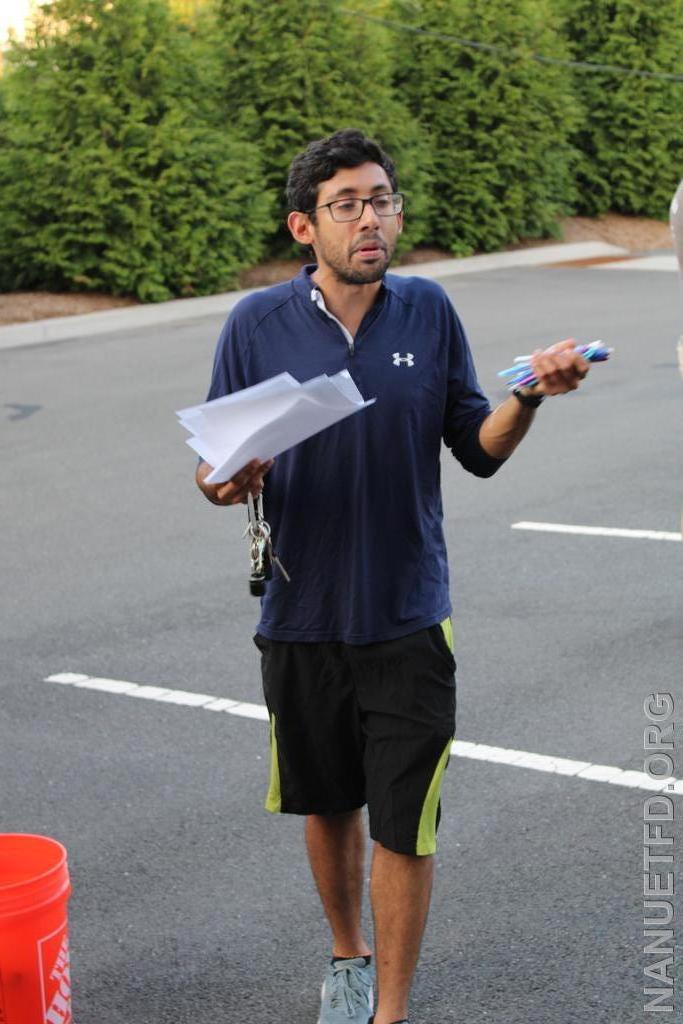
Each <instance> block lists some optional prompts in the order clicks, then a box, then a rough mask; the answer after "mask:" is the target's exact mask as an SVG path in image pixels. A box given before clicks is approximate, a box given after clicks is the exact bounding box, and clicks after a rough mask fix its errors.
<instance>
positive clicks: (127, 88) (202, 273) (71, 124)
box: [0, 0, 272, 301]
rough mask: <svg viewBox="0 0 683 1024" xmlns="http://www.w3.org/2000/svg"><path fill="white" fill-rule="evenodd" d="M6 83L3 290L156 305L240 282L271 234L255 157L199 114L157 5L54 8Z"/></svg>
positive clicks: (104, 2) (165, 15)
mask: <svg viewBox="0 0 683 1024" xmlns="http://www.w3.org/2000/svg"><path fill="white" fill-rule="evenodd" d="M38 11H39V15H38V20H37V22H36V25H35V30H34V33H33V35H32V36H31V37H30V38H29V39H28V40H27V41H26V43H24V44H21V45H15V46H14V48H13V51H12V52H11V53H10V55H9V61H8V62H9V73H8V74H7V75H6V76H5V78H4V79H3V82H2V94H3V112H2V118H1V119H0V288H3V289H11V288H31V287H43V288H51V289H84V290H87V289H102V290H106V291H109V292H112V293H113V294H128V295H135V296H137V297H138V298H140V299H143V300H146V301H156V300H161V299H166V298H169V297H171V296H173V295H201V294H208V293H211V292H215V291H219V290H222V289H225V288H227V287H230V286H231V285H233V284H234V283H235V278H236V273H237V271H238V270H239V269H240V267H243V266H245V265H248V264H250V263H253V262H255V261H256V260H257V259H258V258H259V256H260V254H261V251H262V239H263V236H264V234H265V232H266V231H267V230H268V229H269V227H270V225H271V223H272V221H271V210H270V205H271V203H270V198H269V196H268V195H267V193H265V192H264V190H263V187H262V172H261V168H260V158H259V154H258V150H257V148H256V147H254V146H253V145H250V144H249V143H248V142H245V141H243V140H239V139H238V138H236V136H235V135H234V133H232V132H231V131H228V130H227V129H226V128H225V127H223V129H222V130H221V129H219V128H218V127H217V126H216V125H215V124H212V123H210V121H208V120H206V119H203V118H202V117H201V110H200V109H199V110H198V104H197V103H195V102H194V100H195V90H196V89H197V88H198V86H199V84H200V83H199V82H198V81H197V80H196V76H193V74H192V68H193V63H194V62H193V54H194V51H193V42H192V39H191V37H190V36H189V35H188V34H187V32H185V31H184V30H183V29H182V28H181V27H180V26H179V25H178V24H176V22H175V21H174V20H173V19H172V17H171V15H170V12H169V10H168V7H167V5H166V4H165V3H164V2H163V0H116V2H115V3H110V2H108V0H55V2H54V3H52V4H49V5H46V6H44V7H41V8H39V9H38Z"/></svg>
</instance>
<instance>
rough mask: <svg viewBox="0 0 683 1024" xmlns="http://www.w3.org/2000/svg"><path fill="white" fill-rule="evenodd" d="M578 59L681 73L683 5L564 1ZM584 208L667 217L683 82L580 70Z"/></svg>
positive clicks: (682, 166)
mask: <svg viewBox="0 0 683 1024" xmlns="http://www.w3.org/2000/svg"><path fill="white" fill-rule="evenodd" d="M565 2H566V33H567V37H568V38H569V40H570V45H571V48H572V52H573V56H574V58H575V59H577V60H582V61H591V62H594V63H600V64H611V65H617V66H619V67H625V68H632V69H637V70H645V71H654V72H668V73H672V72H673V73H678V74H681V73H683V62H682V57H683V3H681V0H654V2H653V0H565ZM574 87H575V90H576V93H577V95H578V97H579V98H580V100H581V103H582V105H583V118H582V122H581V126H580V129H579V130H578V131H577V133H576V136H575V142H576V145H577V147H578V148H579V149H580V151H581V160H580V163H579V166H578V169H577V186H578V192H579V210H580V212H582V213H587V214H591V215H593V214H598V213H604V212H606V211H607V210H617V211H619V212H621V213H632V214H644V215H647V216H651V217H658V218H660V219H662V220H663V219H665V218H666V214H667V210H668V206H669V202H670V201H671V196H672V194H673V192H674V190H675V188H676V185H677V183H678V181H679V179H680V177H681V173H683V127H682V125H683V114H682V111H683V82H675V81H666V80H658V79H654V78H640V77H635V76H633V77H631V76H624V75H618V74H607V73H604V74H603V73H596V72H586V71H577V72H576V74H575V76H574Z"/></svg>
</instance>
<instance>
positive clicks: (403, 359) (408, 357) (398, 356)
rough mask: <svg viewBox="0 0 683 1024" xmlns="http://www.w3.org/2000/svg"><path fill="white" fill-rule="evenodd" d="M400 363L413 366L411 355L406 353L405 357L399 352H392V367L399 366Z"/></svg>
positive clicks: (413, 361)
mask: <svg viewBox="0 0 683 1024" xmlns="http://www.w3.org/2000/svg"><path fill="white" fill-rule="evenodd" d="M401 363H405V364H406V366H415V360H414V358H413V353H412V352H408V353H407V354H406V355H405V356H402V355H401V353H400V352H394V366H400V365H401Z"/></svg>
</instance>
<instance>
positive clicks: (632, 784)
mask: <svg viewBox="0 0 683 1024" xmlns="http://www.w3.org/2000/svg"><path fill="white" fill-rule="evenodd" d="M45 682H46V683H58V684H61V685H62V686H75V687H77V688H78V689H82V690H98V691H99V692H101V693H112V694H116V695H118V696H122V697H136V698H138V699H142V700H151V701H159V702H160V703H162V704H179V705H181V706H184V707H192V708H202V709H203V710H205V711H225V712H226V714H228V715H238V716H239V717H240V718H256V719H259V720H260V721H263V722H267V721H268V708H267V707H266V706H265V705H264V704H251V703H249V702H248V701H237V700H230V698H228V697H214V696H212V695H211V694H210V693H193V692H192V691H190V690H174V689H171V688H166V687H163V686H143V685H140V684H139V683H129V682H126V681H125V680H123V679H100V678H96V677H94V676H84V675H80V674H78V673H76V672H58V673H57V674H56V675H53V676H48V677H47V678H46V679H45ZM451 754H452V755H453V756H454V757H467V758H470V759H472V760H474V761H490V762H491V763H494V764H507V765H510V766H511V767H513V768H530V769H533V770H534V771H537V772H552V773H554V774H556V775H572V776H573V777H574V778H576V779H587V780H590V781H591V782H605V783H607V784H608V785H611V786H628V787H629V788H631V789H646V790H648V792H652V793H668V794H671V795H673V796H683V779H673V778H669V779H667V780H665V781H662V780H660V779H653V778H652V776H651V775H648V774H647V772H637V771H630V770H625V769H623V768H616V767H614V766H613V765H608V764H591V763H590V761H575V760H573V759H572V758H569V757H551V756H549V755H548V754H534V753H532V752H531V751H530V750H512V749H508V748H507V747H490V746H488V745H487V744H485V743H469V742H466V741H465V740H455V741H454V742H453V744H452V746H451Z"/></svg>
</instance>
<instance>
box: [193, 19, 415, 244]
mask: <svg viewBox="0 0 683 1024" xmlns="http://www.w3.org/2000/svg"><path fill="white" fill-rule="evenodd" d="M354 2H355V6H356V7H357V8H358V10H359V11H362V9H364V7H365V5H364V4H362V3H358V0H354ZM340 6H342V5H340V4H338V3H335V2H333V0H318V2H311V0H279V2H278V3H277V4H273V3H263V2H262V0H218V4H217V13H216V23H215V26H214V28H213V33H214V34H215V38H216V41H217V44H218V61H219V64H220V76H221V78H222V81H223V82H224V92H223V102H224V104H225V108H226V110H228V111H229V112H230V116H231V117H232V118H233V119H234V123H235V124H236V125H237V126H238V128H239V131H240V133H241V134H243V135H244V136H245V138H248V139H250V140H252V141H253V142H254V143H256V144H258V146H259V149H260V152H261V154H262V157H263V163H264V186H265V187H266V188H268V189H272V190H274V191H275V192H276V193H277V195H278V197H279V199H280V205H279V218H280V222H281V223H282V220H283V219H284V217H285V213H286V210H285V206H284V186H285V182H286V179H287V170H288V167H289V164H290V162H291V160H292V158H293V157H294V156H295V155H296V154H297V153H299V152H300V151H301V150H302V149H303V148H304V147H305V146H306V144H307V143H308V142H310V141H311V140H313V139H316V138H321V137H323V136H325V135H328V134H330V133H332V132H334V131H337V130H338V129H340V128H348V127H355V128H360V129H361V130H362V131H365V132H366V133H367V134H368V135H370V136H372V137H373V138H375V139H376V140H377V141H378V142H379V143H380V144H381V145H383V146H384V147H385V148H386V149H387V151H388V152H389V153H390V154H391V155H392V156H393V157H394V159H395V160H396V162H397V169H398V172H399V182H400V185H399V187H400V188H401V189H402V190H403V191H405V192H406V196H407V207H406V208H407V218H406V231H405V233H404V236H403V237H402V240H401V244H402V246H403V247H404V248H405V247H406V246H408V245H410V244H415V243H416V242H418V241H419V240H420V239H421V238H423V236H424V232H425V229H426V203H427V199H428V195H429V158H428V154H429V147H428V145H427V141H426V139H425V138H424V135H423V133H422V131H421V129H420V127H419V125H417V124H416V123H415V122H414V120H413V119H412V118H411V116H410V113H409V111H408V109H407V107H406V106H405V104H404V103H403V102H402V101H401V100H400V99H399V98H398V96H397V95H396V94H395V92H394V89H393V86H392V81H391V79H392V66H391V60H390V53H389V48H388V46H387V33H386V30H385V29H383V28H382V26H379V25H376V24H374V23H372V22H368V21H367V20H364V19H363V18H362V17H360V16H357V15H354V14H353V11H352V13H351V14H349V13H344V11H341V10H340ZM343 6H344V8H345V10H348V9H351V10H352V8H353V2H352V3H347V4H344V5H343ZM272 243H273V248H274V250H277V249H280V250H281V249H282V248H283V246H284V247H288V246H289V244H290V242H289V240H288V235H287V233H286V232H285V231H284V230H283V229H282V227H281V228H280V230H279V232H278V233H277V234H276V235H274V236H273V240H272Z"/></svg>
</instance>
